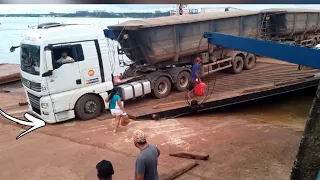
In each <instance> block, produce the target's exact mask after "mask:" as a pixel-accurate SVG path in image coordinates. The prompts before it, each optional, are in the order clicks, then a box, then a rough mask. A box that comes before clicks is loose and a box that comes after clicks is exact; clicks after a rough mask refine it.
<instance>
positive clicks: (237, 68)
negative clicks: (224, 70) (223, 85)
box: [231, 56, 244, 74]
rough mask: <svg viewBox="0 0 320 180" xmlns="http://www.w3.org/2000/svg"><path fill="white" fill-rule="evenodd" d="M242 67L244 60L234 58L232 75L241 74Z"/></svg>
mask: <svg viewBox="0 0 320 180" xmlns="http://www.w3.org/2000/svg"><path fill="white" fill-rule="evenodd" d="M243 66H244V60H243V58H242V57H241V56H236V57H234V59H233V61H232V67H231V72H232V73H234V74H239V73H241V72H242V70H243Z"/></svg>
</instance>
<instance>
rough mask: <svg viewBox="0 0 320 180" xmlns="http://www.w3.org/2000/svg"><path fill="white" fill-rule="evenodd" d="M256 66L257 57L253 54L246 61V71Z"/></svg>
mask: <svg viewBox="0 0 320 180" xmlns="http://www.w3.org/2000/svg"><path fill="white" fill-rule="evenodd" d="M255 65H256V56H255V55H253V54H249V55H248V56H247V57H246V59H245V60H244V69H245V70H250V69H252V68H253V67H254V66H255Z"/></svg>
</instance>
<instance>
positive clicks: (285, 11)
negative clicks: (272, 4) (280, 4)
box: [260, 8, 320, 13]
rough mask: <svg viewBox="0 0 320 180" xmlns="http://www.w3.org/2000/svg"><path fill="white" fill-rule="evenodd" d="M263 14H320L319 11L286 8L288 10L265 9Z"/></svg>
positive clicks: (262, 11)
mask: <svg viewBox="0 0 320 180" xmlns="http://www.w3.org/2000/svg"><path fill="white" fill-rule="evenodd" d="M260 12H261V13H265V12H266V13H276V12H280V13H287V12H288V13H309V12H310V13H320V10H319V9H303V8H286V9H278V8H270V9H263V10H261V11H260Z"/></svg>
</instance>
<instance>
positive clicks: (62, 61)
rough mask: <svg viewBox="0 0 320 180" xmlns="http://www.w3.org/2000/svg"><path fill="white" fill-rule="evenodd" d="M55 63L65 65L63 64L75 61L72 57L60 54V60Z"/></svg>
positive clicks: (63, 53)
mask: <svg viewBox="0 0 320 180" xmlns="http://www.w3.org/2000/svg"><path fill="white" fill-rule="evenodd" d="M57 62H58V63H60V64H65V63H73V62H75V60H74V59H73V58H72V57H70V56H68V53H67V52H62V53H61V58H60V59H58V60H57Z"/></svg>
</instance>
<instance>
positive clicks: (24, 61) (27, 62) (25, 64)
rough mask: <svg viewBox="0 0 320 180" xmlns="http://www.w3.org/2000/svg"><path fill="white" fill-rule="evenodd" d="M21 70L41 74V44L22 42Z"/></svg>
mask: <svg viewBox="0 0 320 180" xmlns="http://www.w3.org/2000/svg"><path fill="white" fill-rule="evenodd" d="M20 48H21V59H20V63H21V70H22V71H24V72H26V73H29V74H33V75H39V74H40V72H39V69H40V46H35V45H27V44H21V46H20Z"/></svg>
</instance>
